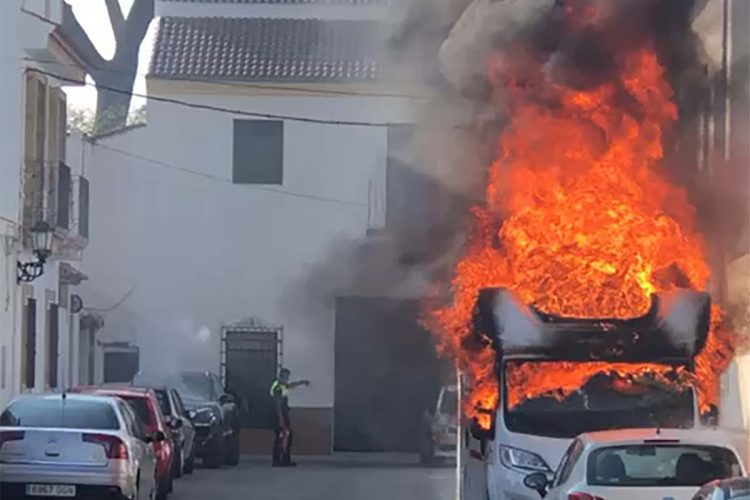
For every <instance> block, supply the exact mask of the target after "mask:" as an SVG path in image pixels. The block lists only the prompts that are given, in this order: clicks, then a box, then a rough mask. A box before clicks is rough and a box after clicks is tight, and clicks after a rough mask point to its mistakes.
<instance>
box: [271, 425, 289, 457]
mask: <svg viewBox="0 0 750 500" xmlns="http://www.w3.org/2000/svg"><path fill="white" fill-rule="evenodd" d="M287 432H288V433H289V435H288V437H287V439H286V443H284V436H283V428H282V427H276V430H275V432H274V437H273V462H272V463H273V465H289V464H290V463H292V438H293V433H292V428H291V427H287ZM285 444H286V446H285Z"/></svg>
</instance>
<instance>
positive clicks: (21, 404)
mask: <svg viewBox="0 0 750 500" xmlns="http://www.w3.org/2000/svg"><path fill="white" fill-rule="evenodd" d="M0 425H3V426H6V427H57V428H63V429H102V430H104V429H106V430H114V429H119V428H120V423H119V421H118V419H117V415H116V414H115V411H114V409H113V408H112V405H111V404H110V403H109V402H108V401H93V400H88V401H82V400H76V399H70V398H68V399H65V400H63V399H61V398H56V399H36V398H28V399H26V398H25V399H19V400H18V401H15V402H14V403H12V404H11V405H10V406H9V407H8V408H7V409H6V410H5V411H4V412H3V413H2V415H0Z"/></svg>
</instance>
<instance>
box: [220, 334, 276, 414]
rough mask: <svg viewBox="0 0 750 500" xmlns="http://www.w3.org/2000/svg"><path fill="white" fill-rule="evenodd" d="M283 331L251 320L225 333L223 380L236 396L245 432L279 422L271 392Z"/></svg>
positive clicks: (223, 336) (222, 365)
mask: <svg viewBox="0 0 750 500" xmlns="http://www.w3.org/2000/svg"><path fill="white" fill-rule="evenodd" d="M283 331H284V330H283V327H282V326H278V325H262V324H258V322H256V321H251V320H247V321H244V322H241V323H235V324H228V325H223V326H222V329H221V361H222V362H221V376H222V380H223V382H224V386H225V387H226V389H227V391H228V392H229V393H231V394H232V395H234V396H235V398H237V400H238V405H239V407H240V410H241V426H242V427H243V428H255V429H258V428H260V429H270V428H273V426H274V422H275V413H274V412H275V410H274V407H273V401H272V399H271V396H270V395H269V392H268V391H269V388H270V387H271V384H272V383H273V380H274V378H275V377H276V374H277V373H278V370H279V366H280V365H281V356H282V339H283Z"/></svg>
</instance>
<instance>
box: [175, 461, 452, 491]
mask: <svg viewBox="0 0 750 500" xmlns="http://www.w3.org/2000/svg"><path fill="white" fill-rule="evenodd" d="M454 475H455V471H454V469H453V468H452V467H441V468H422V467H419V466H417V465H415V459H413V458H412V457H404V456H399V455H383V456H377V455H337V456H336V457H335V458H308V459H304V458H303V459H301V461H300V464H299V466H298V467H296V468H294V469H276V468H271V467H270V466H269V465H268V461H267V460H266V459H259V458H245V459H243V461H242V462H241V463H240V465H239V466H238V467H235V468H222V469H220V470H207V469H198V470H196V471H195V473H194V474H193V475H192V476H188V477H185V478H182V479H180V480H178V481H176V482H175V491H174V494H173V496H172V497H170V498H172V499H173V500H206V499H216V500H219V499H221V500H246V499H248V498H252V499H253V500H333V499H336V500H453V499H454V498H455V480H454Z"/></svg>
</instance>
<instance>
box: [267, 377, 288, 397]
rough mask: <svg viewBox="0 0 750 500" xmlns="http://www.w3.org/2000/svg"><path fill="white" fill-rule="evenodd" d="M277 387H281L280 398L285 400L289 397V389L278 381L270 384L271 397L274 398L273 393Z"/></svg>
mask: <svg viewBox="0 0 750 500" xmlns="http://www.w3.org/2000/svg"><path fill="white" fill-rule="evenodd" d="M277 387H281V397H282V398H286V397H288V396H289V387H288V386H287V385H286V384H285V383H283V382H280V381H279V380H278V379H276V380H274V381H273V384H271V391H270V393H271V397H273V396H274V392H276V388H277Z"/></svg>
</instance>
